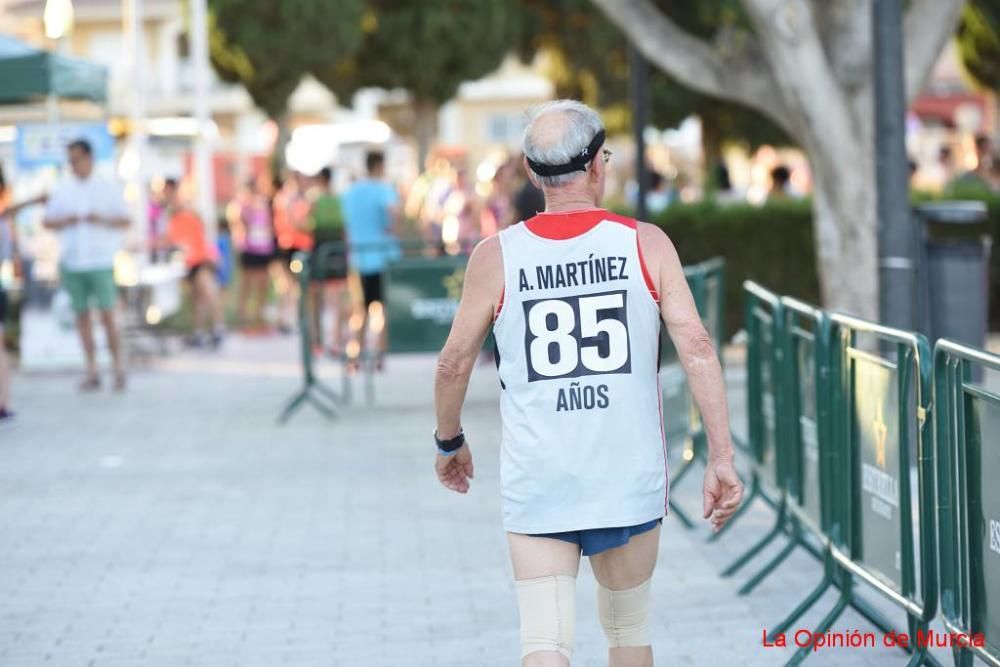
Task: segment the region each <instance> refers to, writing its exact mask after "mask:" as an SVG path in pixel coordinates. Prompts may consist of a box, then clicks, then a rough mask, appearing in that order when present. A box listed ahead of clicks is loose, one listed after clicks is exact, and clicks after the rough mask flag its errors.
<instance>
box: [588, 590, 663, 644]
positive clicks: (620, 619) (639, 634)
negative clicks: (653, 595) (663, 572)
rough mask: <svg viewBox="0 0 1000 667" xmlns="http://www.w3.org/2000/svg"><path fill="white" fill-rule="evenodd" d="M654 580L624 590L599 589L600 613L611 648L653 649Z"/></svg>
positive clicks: (598, 607)
mask: <svg viewBox="0 0 1000 667" xmlns="http://www.w3.org/2000/svg"><path fill="white" fill-rule="evenodd" d="M650 581H651V580H650V579H647V580H646V581H644V582H642V583H641V584H639V585H638V586H636V587H635V588H627V589H625V590H623V591H612V590H608V589H607V588H605V587H604V586H601V585H600V584H598V586H597V613H598V614H599V615H600V617H601V627H602V628H604V634H605V636H606V637H607V638H608V646H610V647H611V648H620V647H623V646H649V584H650Z"/></svg>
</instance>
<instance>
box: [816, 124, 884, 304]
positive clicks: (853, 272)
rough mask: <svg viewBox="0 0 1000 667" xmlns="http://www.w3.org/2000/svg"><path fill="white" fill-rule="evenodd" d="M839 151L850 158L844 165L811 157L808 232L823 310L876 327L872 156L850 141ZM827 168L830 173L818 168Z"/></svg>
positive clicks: (866, 148)
mask: <svg viewBox="0 0 1000 667" xmlns="http://www.w3.org/2000/svg"><path fill="white" fill-rule="evenodd" d="M848 144H850V145H848ZM842 148H844V149H846V150H844V151H843V153H844V154H847V155H853V158H850V159H851V161H850V162H841V161H840V160H830V159H829V157H831V156H824V157H826V158H827V159H826V160H824V159H822V158H820V159H816V157H817V156H816V155H815V153H813V154H812V158H813V159H812V169H813V179H814V185H813V230H814V235H815V243H816V260H817V262H818V263H819V278H820V291H821V294H822V297H823V306H824V307H825V308H828V309H830V310H834V311H840V312H843V313H847V314H849V315H855V316H857V317H863V318H865V319H868V320H872V321H878V234H877V214H876V205H875V192H874V189H873V187H872V184H873V183H874V156H873V155H872V154H871V149H870V146H867V145H865V144H864V142H863V141H862V140H860V139H859V138H856V137H854V138H845V141H844V143H843V144H842ZM845 159H846V158H845ZM831 162H832V163H833V165H834V166H835V167H836V169H835V171H834V172H833V173H830V167H829V166H826V167H825V166H824V163H825V164H827V165H829V164H830V163H831ZM838 162H839V163H840V164H839V165H838Z"/></svg>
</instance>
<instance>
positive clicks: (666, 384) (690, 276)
mask: <svg viewBox="0 0 1000 667" xmlns="http://www.w3.org/2000/svg"><path fill="white" fill-rule="evenodd" d="M684 276H685V277H686V278H687V281H688V287H690V289H691V294H692V296H693V297H694V301H695V305H696V306H697V308H698V312H699V314H700V315H701V317H702V321H703V322H704V324H705V328H706V329H707V330H708V333H709V336H710V337H711V338H712V342H713V343H714V345H715V348H716V350H717V351H718V353H719V359H720V361H721V359H722V345H723V339H724V337H725V307H726V301H725V287H726V263H725V260H723V259H722V258H720V257H716V258H713V259H710V260H707V261H704V262H701V263H700V264H695V265H693V266H686V267H684ZM660 361H661V370H660V382H661V389H662V394H663V421H664V423H663V429H664V436H665V438H666V440H667V446H668V447H669V448H671V449H673V448H674V447H675V446H676V445H680V446H681V447H682V448H683V450H682V456H681V463H680V464H679V466H678V468H677V470H675V471H673V472H672V474H671V479H670V486H671V488H677V484H678V483H679V482H680V481H681V480H682V479H684V477H685V476H687V474H688V473H689V472H690V471H691V470H692V469H693V468H694V465H695V463H697V462H701V463H702V464H704V463H705V462H706V461H707V460H708V442H707V440H706V436H705V430H704V427H703V426H702V423H701V416H700V415H699V414H698V410H697V408H696V407H695V405H694V401H693V400H692V398H691V393H690V391H689V389H688V385H687V379H686V377H685V375H684V369H683V368H682V367H681V365H680V360H679V359H678V358H677V350H676V349H675V348H674V346H673V343H672V342H671V341H670V337H669V336H667V335H663V336H661V346H660ZM668 502H669V505H670V510H671V511H672V512H673V513H674V516H676V517H677V519H678V520H679V521H680V522H681V524H683V525H684V526H685V527H687V528H693V527H694V525H695V524H694V521H692V520H691V518H690V517H689V516H688V514H687V512H685V511H684V509H683V508H681V507H680V506H679V505H678V504H677V503H676V502H675V501H674V500H673V499H672V498H671V499H669V500H668Z"/></svg>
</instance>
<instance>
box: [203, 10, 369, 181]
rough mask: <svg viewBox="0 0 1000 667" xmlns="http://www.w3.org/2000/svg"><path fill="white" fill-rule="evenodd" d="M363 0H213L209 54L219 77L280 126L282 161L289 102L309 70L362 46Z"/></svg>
mask: <svg viewBox="0 0 1000 667" xmlns="http://www.w3.org/2000/svg"><path fill="white" fill-rule="evenodd" d="M362 2H363V0H281V2H275V1H274V0H209V3H208V4H209V11H210V17H209V55H210V57H211V60H212V65H213V67H214V68H215V71H216V72H217V73H218V74H219V76H220V77H221V78H222V79H223V80H224V81H228V82H231V83H240V84H242V85H243V86H244V88H246V90H247V92H248V93H249V94H250V97H251V98H252V99H253V101H254V104H256V105H257V106H258V107H259V108H260V109H261V111H263V112H264V113H266V114H267V115H268V116H269V117H270V118H271V119H272V120H274V121H275V122H276V123H277V124H278V128H279V139H278V142H277V144H276V150H275V158H276V160H277V162H278V163H279V164H281V163H282V162H283V153H284V145H285V143H286V141H287V137H288V122H287V120H288V119H287V112H288V98H289V97H290V96H291V94H292V93H293V92H294V91H295V88H296V87H298V85H299V82H300V81H301V80H302V77H303V76H304V75H305V74H307V73H308V72H310V71H312V70H314V69H316V68H319V67H323V66H327V65H329V64H330V63H335V62H337V61H339V60H340V59H342V58H344V57H345V56H347V55H349V54H351V53H352V52H354V51H355V50H356V49H357V47H358V45H359V44H360V43H361V32H360V30H359V26H360V22H361V13H362Z"/></svg>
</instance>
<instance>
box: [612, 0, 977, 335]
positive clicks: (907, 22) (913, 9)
mask: <svg viewBox="0 0 1000 667" xmlns="http://www.w3.org/2000/svg"><path fill="white" fill-rule="evenodd" d="M593 2H594V4H596V5H597V6H599V7H600V8H601V10H602V11H603V12H604V13H605V14H606V15H607V16H608V18H609V19H611V20H612V21H613V22H614V23H615V24H616V25H618V27H619V28H621V29H622V31H623V32H624V33H625V34H626V35H628V37H629V39H630V40H631V41H632V42H633V43H635V44H636V46H637V47H638V48H639V50H640V51H641V52H642V53H643V54H644V55H645V56H646V58H647V59H649V61H650V62H651V63H652V64H653V65H654V66H656V67H659V68H660V69H662V70H663V71H665V72H667V73H669V74H670V75H671V76H672V77H674V78H675V79H676V80H677V81H679V82H681V83H683V84H685V85H686V86H689V87H691V88H692V89H694V90H697V91H699V92H701V93H703V94H706V95H710V96H715V97H719V98H722V99H726V100H729V101H731V102H736V103H739V104H742V105H745V106H747V107H750V108H752V109H754V110H756V111H758V112H760V113H762V114H763V115H765V116H767V117H768V118H769V119H770V120H771V121H772V122H773V123H775V124H776V125H777V126H779V127H780V128H781V129H782V130H784V131H785V132H786V133H788V135H789V136H790V137H791V138H792V139H793V140H794V141H795V142H796V143H797V144H798V145H799V146H802V148H803V150H805V151H806V153H807V154H808V156H809V162H810V166H811V168H812V174H813V182H814V190H813V198H812V206H813V224H814V225H815V227H816V233H815V239H816V255H817V258H818V260H819V269H820V282H821V287H822V292H823V297H824V301H825V302H826V305H827V306H829V307H831V308H834V309H838V310H844V311H847V312H851V313H854V314H856V315H860V316H862V317H867V318H869V319H875V318H877V316H878V262H877V257H878V254H877V252H878V248H877V246H878V243H877V234H876V230H877V225H876V219H877V216H876V198H875V188H874V183H875V155H874V151H873V150H872V146H873V145H874V138H875V121H874V114H873V112H872V109H873V106H872V105H873V99H874V76H873V72H872V67H871V63H872V57H873V56H872V11H871V2H870V1H869V0H794V1H792V0H739V3H738V5H737V3H735V2H734V3H732V4H733V8H734V9H735V8H738V9H739V12H738V13H734V15H733V16H734V18H733V20H731V21H729V22H728V23H727V24H726V23H724V24H723V25H724V26H725V30H717V31H716V32H715V33H714V34H713V35H712V36H711V37H706V36H704V35H703V34H699V33H698V32H696V31H693V30H692V29H690V28H685V27H684V26H682V25H681V24H680V23H679V21H677V20H675V18H674V17H673V15H672V14H670V13H669V12H667V11H664V7H666V6H667V4H666V0H660V1H659V2H653V1H652V0H629V2H621V1H620V0H593ZM675 4H679V0H678V3H674V2H671V3H670V6H671V7H672V6H674V5H675ZM684 4H691V5H695V4H697V5H699V7H701V6H702V5H704V6H705V7H704V10H706V11H707V10H708V9H709V7H708V6H709V5H712V4H714V2H705V3H701V2H699V3H684ZM963 4H964V2H963V0H909V2H908V4H907V8H906V12H905V17H904V26H903V32H904V49H905V53H904V57H903V61H904V63H905V68H906V69H905V72H904V82H903V87H904V90H905V94H906V96H907V98H908V99H912V98H913V97H914V96H915V95H916V93H917V92H918V91H919V90H920V88H921V87H922V86H923V84H924V81H925V80H926V78H927V75H928V74H929V73H930V70H931V67H932V66H933V64H934V62H935V60H936V59H937V57H938V54H939V53H940V52H941V48H942V47H943V46H944V44H945V42H946V41H947V40H948V39H949V38H950V37H951V35H952V33H953V31H954V29H955V26H956V24H957V22H958V16H959V13H960V12H961V10H962V6H963Z"/></svg>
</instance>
